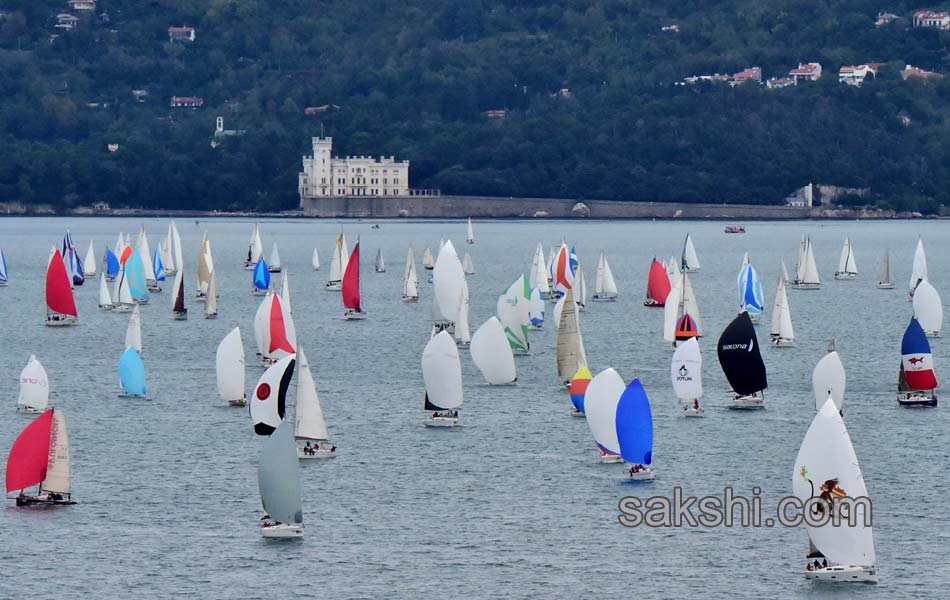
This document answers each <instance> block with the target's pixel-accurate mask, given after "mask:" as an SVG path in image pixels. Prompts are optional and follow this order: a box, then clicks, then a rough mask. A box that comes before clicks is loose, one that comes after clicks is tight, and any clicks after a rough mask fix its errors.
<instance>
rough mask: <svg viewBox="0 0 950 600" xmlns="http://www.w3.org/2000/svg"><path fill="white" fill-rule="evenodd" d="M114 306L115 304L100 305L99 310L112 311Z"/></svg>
mask: <svg viewBox="0 0 950 600" xmlns="http://www.w3.org/2000/svg"><path fill="white" fill-rule="evenodd" d="M113 306H114V305H113V304H100V305H99V308H101V309H102V310H112V307H113Z"/></svg>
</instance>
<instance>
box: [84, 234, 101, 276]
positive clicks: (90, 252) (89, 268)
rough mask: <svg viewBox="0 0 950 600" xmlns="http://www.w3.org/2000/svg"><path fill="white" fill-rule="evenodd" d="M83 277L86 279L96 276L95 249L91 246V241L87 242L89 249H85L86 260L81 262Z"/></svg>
mask: <svg viewBox="0 0 950 600" xmlns="http://www.w3.org/2000/svg"><path fill="white" fill-rule="evenodd" d="M82 267H83V271H84V273H83V275H85V276H86V277H95V276H96V274H97V272H98V271H97V269H96V249H95V247H94V246H93V244H92V240H89V247H88V248H87V249H86V258H85V260H83V261H82Z"/></svg>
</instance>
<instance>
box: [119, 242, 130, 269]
mask: <svg viewBox="0 0 950 600" xmlns="http://www.w3.org/2000/svg"><path fill="white" fill-rule="evenodd" d="M130 256H132V246H126V247H125V250H123V251H122V256H120V257H119V262H120V263H122V264H123V265H124V264H125V263H126V262H127V261H128V260H129V257H130Z"/></svg>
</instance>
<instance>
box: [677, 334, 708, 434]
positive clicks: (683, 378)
mask: <svg viewBox="0 0 950 600" xmlns="http://www.w3.org/2000/svg"><path fill="white" fill-rule="evenodd" d="M670 377H671V378H672V380H673V392H674V393H675V394H676V397H677V399H679V401H680V406H681V407H682V408H683V414H684V415H685V416H687V417H701V416H703V407H702V405H701V404H700V403H699V399H700V398H702V397H703V356H702V354H701V353H700V351H699V342H698V341H696V338H690V339H688V340H686V341H685V342H683V343H682V344H680V345H679V346H677V347H676V350H674V351H673V362H672V364H671V365H670Z"/></svg>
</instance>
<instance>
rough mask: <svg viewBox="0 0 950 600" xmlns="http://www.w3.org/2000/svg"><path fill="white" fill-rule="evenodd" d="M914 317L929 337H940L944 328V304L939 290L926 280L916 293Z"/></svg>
mask: <svg viewBox="0 0 950 600" xmlns="http://www.w3.org/2000/svg"><path fill="white" fill-rule="evenodd" d="M914 315H915V316H916V317H917V320H918V321H920V326H921V327H923V328H924V332H925V333H926V334H927V335H928V336H930V337H935V336H937V335H939V333H940V329H941V328H943V302H941V300H940V294H939V293H937V289H936V288H935V287H934V286H933V285H931V283H930V282H929V281H927V280H926V279H925V280H923V281H921V282H920V285H918V286H917V289H916V290H915V291H914Z"/></svg>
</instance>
